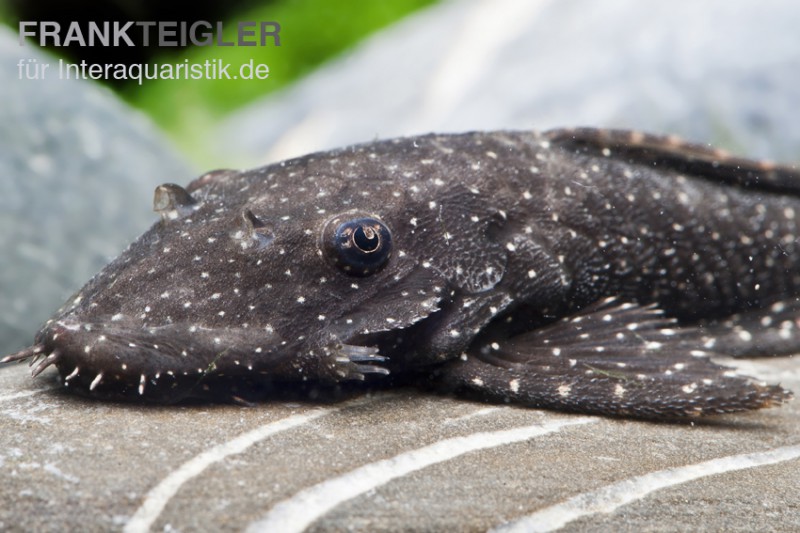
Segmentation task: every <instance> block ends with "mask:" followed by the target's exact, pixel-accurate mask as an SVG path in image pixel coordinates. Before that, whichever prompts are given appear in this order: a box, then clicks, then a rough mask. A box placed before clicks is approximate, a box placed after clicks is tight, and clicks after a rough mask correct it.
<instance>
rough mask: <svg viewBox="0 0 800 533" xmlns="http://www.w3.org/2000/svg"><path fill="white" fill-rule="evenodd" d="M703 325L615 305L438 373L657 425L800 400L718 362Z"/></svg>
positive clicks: (483, 392) (533, 402)
mask: <svg viewBox="0 0 800 533" xmlns="http://www.w3.org/2000/svg"><path fill="white" fill-rule="evenodd" d="M697 338H698V336H697V334H696V331H695V330H694V328H679V327H677V325H676V324H675V323H674V321H672V320H670V319H667V318H664V317H663V315H662V314H661V312H660V311H659V310H658V309H657V308H655V307H654V306H641V305H638V304H634V303H620V302H618V301H616V300H615V299H606V300H603V301H600V302H597V303H596V304H594V305H592V306H590V307H588V308H585V309H584V310H582V311H581V312H580V313H578V314H576V315H574V316H570V317H567V318H565V319H562V320H560V321H558V322H554V323H552V324H549V325H547V326H545V327H542V328H537V329H535V330H534V331H531V332H528V333H525V334H522V335H518V336H516V337H513V338H510V339H505V340H496V341H493V342H492V341H487V342H486V343H482V344H480V345H477V346H473V347H472V348H471V351H470V352H468V353H467V354H465V356H464V357H462V358H461V359H458V360H455V361H451V362H449V363H448V364H447V365H446V366H444V367H442V368H441V369H440V370H439V371H438V377H439V378H440V379H442V380H443V381H444V382H445V383H446V384H447V386H449V388H451V389H453V390H458V391H465V392H467V391H471V392H473V393H475V394H478V395H479V396H481V397H484V398H487V399H493V400H497V401H513V402H520V403H524V404H527V405H530V406H532V407H545V408H552V409H560V410H568V411H578V412H584V413H595V414H603V415H613V416H630V417H637V418H648V419H674V418H687V417H698V416H704V415H712V414H721V413H729V412H736V411H746V410H752V409H759V408H762V407H769V406H772V405H777V404H780V403H782V402H783V401H786V400H788V399H789V398H791V393H790V392H789V391H787V390H785V389H783V388H781V387H780V386H776V385H767V384H764V383H761V382H758V381H757V380H755V379H752V378H749V377H746V376H740V375H738V374H736V373H735V371H734V370H733V369H730V368H726V367H723V366H720V365H717V364H715V363H713V362H712V361H711V360H710V359H709V358H708V355H710V352H708V351H706V350H704V349H703V347H702V345H696V344H695V343H694V342H693V341H692V339H697Z"/></svg>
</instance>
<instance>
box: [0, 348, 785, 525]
mask: <svg viewBox="0 0 800 533" xmlns="http://www.w3.org/2000/svg"><path fill="white" fill-rule="evenodd" d="M748 371H750V372H752V373H756V374H758V375H759V376H760V377H763V378H765V379H769V380H772V381H781V382H782V383H783V384H784V385H786V386H788V387H791V388H794V389H795V390H800V371H798V368H797V364H796V362H794V361H792V360H790V359H780V360H777V359H776V360H772V361H767V362H764V361H762V362H759V363H757V364H750V365H749V368H748ZM53 377H54V373H51V372H50V371H47V372H46V373H45V374H44V375H43V378H40V379H38V380H37V381H31V380H30V379H29V378H28V375H27V368H26V367H25V366H24V365H19V366H16V367H14V368H13V369H12V370H9V371H4V372H0V391H2V393H0V478H2V479H3V483H1V484H0V501H3V502H4V504H3V505H2V506H0V530H3V531H34V530H35V531H64V530H81V531H107V530H118V529H122V528H123V527H125V528H127V530H128V531H145V530H146V528H147V527H152V530H153V531H162V530H163V531H208V530H217V531H242V530H244V529H246V528H248V527H249V528H250V530H256V529H257V526H261V527H263V528H264V530H265V531H283V532H288V531H302V530H303V528H304V527H306V526H310V530H311V531H436V530H438V531H445V530H449V531H454V530H457V531H484V530H486V529H488V528H491V527H499V526H502V525H503V524H504V523H505V522H507V521H515V520H520V519H523V518H525V517H526V516H528V515H531V514H532V513H534V512H537V511H538V512H540V513H545V512H549V515H548V516H543V515H538V516H537V517H536V518H535V520H534V522H535V523H536V524H538V525H539V526H540V527H544V526H550V527H552V526H555V525H558V524H559V523H561V522H564V524H565V525H566V527H567V529H568V530H570V531H598V530H605V531H641V530H643V529H645V530H653V529H655V530H698V529H702V530H706V531H720V530H741V531H764V530H772V531H791V530H797V529H798V528H800V494H798V491H797V481H796V480H797V479H798V476H800V443H799V442H798V438H797V427H798V423H800V404H798V402H793V403H791V404H788V405H785V406H783V407H781V408H778V409H771V410H766V411H762V412H759V413H753V414H748V415H742V416H730V417H727V418H723V419H718V420H717V421H714V422H711V423H707V424H699V425H694V426H689V425H668V424H651V423H645V422H634V421H624V420H610V419H602V418H595V417H583V416H574V415H563V414H557V413H552V412H545V411H538V410H533V409H523V408H518V407H512V406H506V405H501V406H487V405H484V404H479V403H472V402H467V401H459V400H455V399H451V398H447V397H437V396H429V395H424V394H421V393H418V392H417V391H414V390H410V389H409V390H400V391H394V392H389V393H378V394H376V395H374V396H371V397H362V398H356V399H353V400H349V401H347V402H344V403H341V404H334V405H300V404H286V403H277V404H271V405H259V406H256V407H251V408H246V407H238V406H228V405H195V406H170V407H137V406H132V405H121V404H104V403H97V402H88V401H86V400H82V399H80V398H77V397H74V396H69V395H67V394H65V393H63V391H61V390H59V389H53V388H52V387H55V386H56V384H55V382H54V380H53V379H52V378H53ZM742 454H753V455H752V456H751V457H749V458H746V457H740V456H741V455H742ZM714 460H716V463H710V464H705V465H703V464H702V463H705V462H707V461H714ZM748 461H749V462H748ZM769 461H772V462H773V464H764V465H762V466H753V467H752V468H749V469H744V468H745V467H746V466H748V465H758V464H759V463H763V462H769ZM715 467H716V468H717V470H714V468H715ZM668 469H677V470H674V471H671V472H670V471H668ZM665 470H667V471H666V472H663V471H665ZM654 472H661V474H659V475H657V476H655V477H653V479H649V478H645V479H643V480H640V482H639V484H638V485H637V484H635V483H634V482H635V479H634V478H636V477H637V476H646V475H648V474H652V473H654ZM715 472H716V474H715ZM681 476H684V477H681ZM686 476H688V477H689V478H691V477H696V479H694V480H689V481H686V482H685V483H681V480H683V479H685V478H686ZM651 477H652V476H651ZM626 480H633V481H628V483H627V484H625V483H623V482H625V481H626ZM620 483H623V484H622V485H620V486H618V487H617V488H613V487H612V486H614V485H616V484H620ZM659 484H660V485H659ZM659 486H661V487H663V488H662V489H661V490H657V491H654V492H650V493H648V491H652V490H653V489H654V488H658V487H659ZM609 487H612V488H611V489H609ZM604 491H607V492H608V493H609V494H610V495H611V496H612V497H610V498H609V497H608V496H605V497H604V496H603V495H604ZM581 495H583V496H581ZM578 496H581V497H582V499H583V506H582V507H581V506H578V507H577V510H575V508H573V507H570V506H566V507H564V506H562V507H555V508H554V509H552V508H553V507H554V506H558V505H560V504H563V503H564V502H565V501H566V500H569V499H570V498H575V497H578ZM609 501H612V502H613V501H619V502H623V503H624V505H622V506H620V507H619V508H618V509H617V510H616V511H615V512H611V513H606V511H609V510H610V509H611V508H612V505H611V504H610V503H609ZM593 506H594V507H593ZM268 520H269V521H268ZM523 530H530V529H529V528H527V526H526V528H525V529H523Z"/></svg>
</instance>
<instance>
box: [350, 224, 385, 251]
mask: <svg viewBox="0 0 800 533" xmlns="http://www.w3.org/2000/svg"><path fill="white" fill-rule="evenodd" d="M353 244H355V245H356V247H357V248H358V249H359V250H361V251H362V252H365V253H372V252H374V251H375V250H377V249H378V248H379V247H380V245H381V239H380V236H379V235H378V232H377V231H375V230H374V229H373V228H371V227H370V226H359V227H358V228H356V230H355V231H354V232H353Z"/></svg>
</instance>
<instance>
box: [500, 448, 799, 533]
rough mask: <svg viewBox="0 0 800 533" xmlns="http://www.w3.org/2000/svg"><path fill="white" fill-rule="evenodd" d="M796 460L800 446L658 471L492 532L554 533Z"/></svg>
mask: <svg viewBox="0 0 800 533" xmlns="http://www.w3.org/2000/svg"><path fill="white" fill-rule="evenodd" d="M797 458H800V444H798V445H794V446H784V447H782V448H774V449H772V450H767V451H764V452H756V453H745V454H741V455H730V456H727V457H720V458H718V459H711V460H710V461H704V462H702V463H696V464H692V465H686V466H679V467H674V468H667V469H665V470H658V471H656V472H651V473H649V474H644V475H641V476H636V477H632V478H629V479H626V480H624V481H620V482H619V483H614V484H612V485H606V486H605V487H601V488H599V489H597V490H593V491H590V492H584V493H582V494H578V495H577V496H573V497H572V498H569V499H568V500H565V501H563V502H561V503H558V504H556V505H551V506H550V507H545V508H544V509H540V510H539V511H536V512H535V513H533V514H530V515H528V516H525V517H523V518H521V519H519V520H515V521H514V522H511V523H508V524H504V525H502V526H499V527H496V528H494V529H492V530H491V531H492V532H493V533H511V532H514V533H516V532H540V531H555V530H557V529H561V528H562V527H564V526H565V525H567V524H569V523H570V522H572V521H574V520H577V519H579V518H583V517H585V516H589V515H593V514H597V513H611V512H614V511H615V510H617V509H618V508H619V507H622V506H623V505H627V504H629V503H632V502H635V501H638V500H641V499H643V498H645V497H646V496H647V495H649V494H650V493H652V492H655V491H657V490H661V489H664V488H669V487H673V486H675V485H680V484H681V483H686V482H688V481H693V480H695V479H700V478H703V477H708V476H714V475H717V474H724V473H726V472H734V471H736V470H744V469H746V468H755V467H759V466H767V465H772V464H775V463H781V462H784V461H790V460H792V459H797Z"/></svg>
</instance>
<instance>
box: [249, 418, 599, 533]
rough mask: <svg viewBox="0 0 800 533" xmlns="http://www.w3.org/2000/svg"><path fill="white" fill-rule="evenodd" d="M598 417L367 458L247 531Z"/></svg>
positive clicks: (308, 520)
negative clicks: (469, 455) (462, 457)
mask: <svg viewBox="0 0 800 533" xmlns="http://www.w3.org/2000/svg"><path fill="white" fill-rule="evenodd" d="M597 420H598V419H596V418H569V419H565V420H555V421H551V422H545V423H540V424H534V425H531V426H522V427H517V428H513V429H506V430H502V431H489V432H481V433H472V434H470V435H465V436H462V437H453V438H449V439H444V440H440V441H438V442H434V443H433V444H429V445H427V446H423V447H422V448H417V449H415V450H410V451H407V452H403V453H401V454H399V455H395V456H394V457H390V458H388V459H383V460H380V461H375V462H374V463H368V464H366V465H363V466H360V467H358V468H356V469H355V470H351V471H350V472H348V473H346V474H343V475H341V476H339V477H335V478H331V479H328V480H326V481H323V482H321V483H318V484H316V485H313V486H311V487H308V488H306V489H303V490H301V491H300V492H298V493H297V494H295V495H294V496H292V497H290V498H288V499H286V500H283V501H282V502H279V503H278V504H276V505H275V506H274V507H273V508H272V509H270V510H269V511H268V512H267V513H266V514H265V515H264V516H263V517H262V518H261V519H260V520H258V521H256V522H253V523H251V524H250V525H249V526H248V527H247V532H248V533H254V532H266V531H281V532H283V533H289V532H294V531H297V532H300V531H303V530H305V529H306V527H308V526H309V525H310V524H312V523H313V522H314V521H315V520H317V519H318V518H320V517H321V516H323V515H324V514H325V513H327V512H328V511H330V510H331V509H333V508H334V507H336V506H337V505H339V504H341V503H343V502H345V501H347V500H350V499H352V498H355V497H356V496H358V495H360V494H364V493H365V492H368V491H370V490H373V489H375V488H377V487H380V486H381V485H384V484H386V483H388V482H390V481H392V480H393V479H396V478H399V477H402V476H405V475H406V474H409V473H411V472H415V471H417V470H421V469H423V468H425V467H428V466H431V465H434V464H438V463H442V462H444V461H449V460H450V459H454V458H456V457H458V456H460V455H464V454H465V453H469V452H474V451H477V450H483V449H487V448H494V447H497V446H503V445H506V444H512V443H515V442H521V441H525V440H528V439H532V438H534V437H540V436H542V435H547V434H548V433H553V432H556V431H559V430H561V428H564V427H567V426H575V425H581V424H589V423H591V422H595V421H597Z"/></svg>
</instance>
